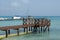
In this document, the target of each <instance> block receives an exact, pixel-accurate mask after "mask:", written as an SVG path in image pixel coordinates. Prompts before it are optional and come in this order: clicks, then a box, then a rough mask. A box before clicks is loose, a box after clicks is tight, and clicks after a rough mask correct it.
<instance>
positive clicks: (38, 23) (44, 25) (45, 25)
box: [0, 18, 50, 37]
mask: <svg viewBox="0 0 60 40" xmlns="http://www.w3.org/2000/svg"><path fill="white" fill-rule="evenodd" d="M29 20H30V19H29ZM27 21H28V20H27V19H23V24H22V25H17V26H6V27H0V30H2V31H5V32H6V37H8V34H10V30H11V29H14V30H17V35H18V36H19V29H20V28H24V32H26V33H28V31H32V30H33V29H35V30H34V31H37V28H39V29H41V31H46V30H47V29H48V31H49V27H50V20H48V19H44V18H42V19H34V20H33V22H31V21H30V22H31V23H30V22H29V23H27Z"/></svg>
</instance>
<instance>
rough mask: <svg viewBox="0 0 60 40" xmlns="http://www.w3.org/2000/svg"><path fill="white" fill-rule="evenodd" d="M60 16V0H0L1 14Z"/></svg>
mask: <svg viewBox="0 0 60 40" xmlns="http://www.w3.org/2000/svg"><path fill="white" fill-rule="evenodd" d="M14 15H19V16H27V15H31V16H60V0H0V16H14Z"/></svg>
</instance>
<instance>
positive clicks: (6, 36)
mask: <svg viewBox="0 0 60 40" xmlns="http://www.w3.org/2000/svg"><path fill="white" fill-rule="evenodd" d="M5 32H6V38H7V37H8V31H7V30H6V31H5Z"/></svg>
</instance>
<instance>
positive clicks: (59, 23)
mask: <svg viewBox="0 0 60 40" xmlns="http://www.w3.org/2000/svg"><path fill="white" fill-rule="evenodd" d="M0 17H3V18H12V16H0ZM24 17H26V16H24ZM33 17H34V18H48V19H50V20H51V26H50V31H49V32H48V31H46V32H40V33H31V34H26V35H22V36H15V37H8V38H4V39H3V40H60V16H33ZM22 23H23V21H22V20H3V21H2V20H1V21H0V27H6V26H15V25H22ZM20 32H23V28H21V29H20ZM14 33H16V30H11V34H14ZM0 35H5V32H4V31H1V30H0Z"/></svg>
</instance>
